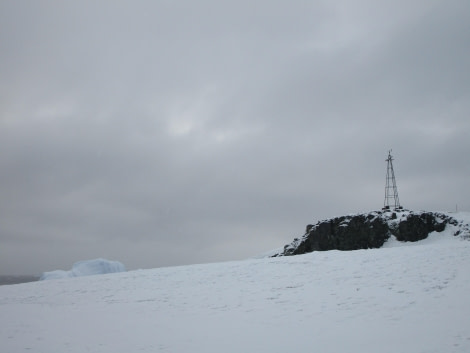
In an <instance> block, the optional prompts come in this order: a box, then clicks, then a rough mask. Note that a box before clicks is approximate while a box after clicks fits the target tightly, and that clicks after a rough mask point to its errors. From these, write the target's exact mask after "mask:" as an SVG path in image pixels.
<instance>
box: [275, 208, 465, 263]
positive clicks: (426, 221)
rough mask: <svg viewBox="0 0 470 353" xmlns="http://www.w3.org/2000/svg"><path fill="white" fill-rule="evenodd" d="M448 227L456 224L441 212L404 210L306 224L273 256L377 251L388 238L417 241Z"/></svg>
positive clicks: (376, 212) (377, 212) (456, 223)
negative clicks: (298, 234) (317, 252)
mask: <svg viewBox="0 0 470 353" xmlns="http://www.w3.org/2000/svg"><path fill="white" fill-rule="evenodd" d="M448 224H452V225H458V222H457V221H456V220H455V219H453V218H452V217H450V216H448V215H446V214H443V213H435V212H413V211H408V210H397V211H375V212H370V213H365V214H359V215H350V216H343V217H336V218H332V219H329V220H324V221H320V222H318V223H316V224H315V225H312V224H309V225H307V228H306V232H305V234H304V235H303V236H302V238H300V239H299V238H296V239H294V241H293V242H292V243H291V244H288V245H286V246H285V247H284V250H283V251H282V252H280V253H278V254H277V255H274V256H288V255H298V254H304V253H308V252H312V251H324V250H333V249H336V250H358V249H369V248H380V247H381V246H382V245H383V244H384V243H385V242H386V241H387V239H388V238H389V237H390V236H392V235H393V236H395V237H396V239H397V240H399V241H418V240H422V239H425V238H427V236H428V235H429V233H431V232H442V231H443V230H444V229H445V228H446V226H447V225H448ZM457 234H458V232H456V233H455V235H457Z"/></svg>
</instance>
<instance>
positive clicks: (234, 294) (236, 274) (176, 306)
mask: <svg viewBox="0 0 470 353" xmlns="http://www.w3.org/2000/svg"><path fill="white" fill-rule="evenodd" d="M390 246H391V245H390ZM469 255H470V242H468V241H462V240H460V239H459V238H457V237H452V236H449V234H440V235H439V236H438V235H437V234H436V235H433V236H432V237H430V238H429V239H427V240H425V241H423V242H419V243H414V244H413V246H400V247H388V248H383V249H371V250H358V251H349V252H340V251H328V252H315V253H310V254H306V255H299V256H293V257H279V258H264V259H251V260H245V261H237V262H226V263H215V264H204V265H192V266H181V267H169V268H160V269H153V270H139V271H132V272H125V273H116V274H108V275H100V276H89V277H79V278H72V279H61V280H54V281H44V282H36V283H26V284H20V285H11V286H2V287H0V339H1V342H2V351H4V352H10V353H15V352H25V351H34V352H77V353H78V352H80V353H81V352H103V353H104V352H106V353H111V352H112V353H116V352H201V353H202V352H204V353H210V352H218V353H219V352H286V351H292V350H298V351H303V352H312V351H318V352H346V351H349V352H353V351H354V352H374V353H375V352H394V353H396V352H414V353H416V352H423V353H424V352H426V353H429V352H469V351H470V305H469V304H468V299H467V298H468V295H469V293H470V256H469Z"/></svg>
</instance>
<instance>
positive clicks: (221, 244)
mask: <svg viewBox="0 0 470 353" xmlns="http://www.w3.org/2000/svg"><path fill="white" fill-rule="evenodd" d="M469 44H470V4H469V3H468V1H464V0H462V1H459V0H452V1H450V2H446V3H442V2H438V1H414V2H413V3H412V4H410V3H409V2H407V1H398V2H397V1H393V2H392V1H385V2H381V3H380V6H379V5H378V4H377V3H376V2H374V1H368V0H361V1H359V2H355V3H354V4H352V3H351V2H349V1H328V2H326V1H325V2H323V1H315V2H304V1H294V2H290V3H286V2H282V1H274V2H273V1H270V2H264V1H258V2H253V1H237V2H231V3H230V4H227V3H221V2H217V1H199V2H197V3H195V2H194V3H193V2H176V3H175V2H171V1H137V2H130V1H112V2H111V1H80V2H76V3H64V2H59V1H41V2H36V1H30V2H28V1H26V2H14V1H4V2H2V3H1V4H0V60H1V62H2V65H0V150H1V151H2V152H1V153H0V170H1V173H0V193H1V195H2V197H1V198H0V241H1V244H2V245H1V247H0V272H1V273H4V274H16V273H20V274H21V273H41V272H44V271H48V270H53V269H57V268H69V267H70V265H71V264H72V263H73V262H76V261H78V260H84V259H89V258H95V257H106V258H110V259H116V260H119V261H121V262H123V263H124V264H125V265H126V267H128V268H130V269H132V268H145V267H156V266H166V265H175V264H187V263H194V262H209V261H219V260H230V259H240V258H244V257H249V256H254V255H256V254H258V253H262V252H264V251H267V250H270V249H272V248H275V247H279V246H282V245H283V244H285V243H287V242H289V241H290V240H291V239H292V238H293V237H294V236H297V235H299V234H301V233H302V231H303V227H304V225H305V224H307V223H310V222H313V221H316V220H319V219H322V218H325V217H331V216H336V215H340V214H343V213H351V212H362V211H368V210H373V209H378V208H380V207H381V206H382V203H383V187H384V182H385V171H386V170H385V168H386V163H385V158H386V156H387V152H388V150H389V149H390V148H393V154H394V157H395V172H396V175H397V178H398V188H399V193H400V200H401V201H402V203H403V206H404V207H406V208H410V209H427V210H453V209H455V207H456V205H457V207H458V208H459V209H462V210H470V204H469V201H468V200H469V199H470V192H469V191H468V190H469V189H468V175H469V174H470V163H468V151H469V150H470V148H469V147H470V146H469V142H468V141H469V139H468V136H470V120H469V118H468V117H469V113H470V103H469V102H470V99H469V98H470V64H469V61H468V58H469V57H470V45H469Z"/></svg>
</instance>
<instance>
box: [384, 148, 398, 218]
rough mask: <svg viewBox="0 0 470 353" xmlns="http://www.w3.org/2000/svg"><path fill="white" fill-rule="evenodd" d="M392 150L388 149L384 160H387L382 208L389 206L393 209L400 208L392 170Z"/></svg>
mask: <svg viewBox="0 0 470 353" xmlns="http://www.w3.org/2000/svg"><path fill="white" fill-rule="evenodd" d="M391 153H392V150H390V151H388V158H387V159H386V160H385V161H386V162H387V176H386V178H385V200H384V208H383V209H384V210H389V209H391V208H393V209H395V210H400V209H402V207H401V206H400V200H399V199H398V190H397V183H396V180H395V173H394V171H393V163H392V161H393V158H392V155H391Z"/></svg>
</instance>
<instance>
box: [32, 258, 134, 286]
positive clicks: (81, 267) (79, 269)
mask: <svg viewBox="0 0 470 353" xmlns="http://www.w3.org/2000/svg"><path fill="white" fill-rule="evenodd" d="M125 271H126V267H125V266H124V265H123V264H122V263H120V262H119V261H110V260H106V259H101V258H99V259H94V260H84V261H79V262H76V263H74V264H73V266H72V269H71V270H70V271H63V270H55V271H50V272H44V273H43V274H42V275H41V277H40V278H39V279H40V280H41V281H43V280H49V279H60V278H69V277H81V276H93V275H102V274H106V273H116V272H125Z"/></svg>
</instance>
